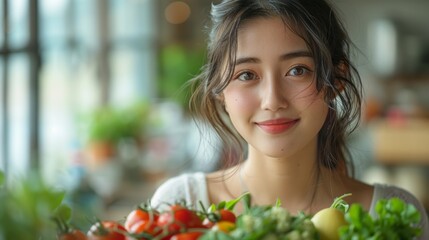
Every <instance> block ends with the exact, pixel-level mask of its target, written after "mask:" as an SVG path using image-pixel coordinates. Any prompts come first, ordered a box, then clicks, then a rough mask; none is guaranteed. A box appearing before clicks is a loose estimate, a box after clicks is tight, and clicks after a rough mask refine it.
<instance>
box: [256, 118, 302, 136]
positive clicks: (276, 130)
mask: <svg viewBox="0 0 429 240" xmlns="http://www.w3.org/2000/svg"><path fill="white" fill-rule="evenodd" d="M298 121H299V119H286V118H281V119H272V120H267V121H262V122H256V125H257V126H258V127H259V128H261V129H262V130H263V131H264V132H267V133H270V134H280V133H283V132H286V131H287V130H289V129H290V128H292V127H293V126H295V125H296V123H297V122H298Z"/></svg>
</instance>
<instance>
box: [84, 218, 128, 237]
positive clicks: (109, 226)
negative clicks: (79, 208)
mask: <svg viewBox="0 0 429 240" xmlns="http://www.w3.org/2000/svg"><path fill="white" fill-rule="evenodd" d="M126 232H127V230H126V229H125V227H124V226H122V225H121V224H119V223H117V222H114V221H98V222H96V223H94V224H93V225H92V226H91V228H90V229H89V231H88V233H87V234H86V235H87V237H88V240H126Z"/></svg>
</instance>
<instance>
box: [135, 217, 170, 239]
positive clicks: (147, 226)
mask: <svg viewBox="0 0 429 240" xmlns="http://www.w3.org/2000/svg"><path fill="white" fill-rule="evenodd" d="M128 232H129V233H131V234H133V235H142V236H143V235H144V234H149V235H151V236H152V237H153V236H156V235H158V234H160V233H161V232H162V228H160V227H158V225H157V224H156V222H154V221H150V220H147V221H146V220H141V221H138V222H136V223H134V224H133V225H132V226H131V228H130V229H129V230H128Z"/></svg>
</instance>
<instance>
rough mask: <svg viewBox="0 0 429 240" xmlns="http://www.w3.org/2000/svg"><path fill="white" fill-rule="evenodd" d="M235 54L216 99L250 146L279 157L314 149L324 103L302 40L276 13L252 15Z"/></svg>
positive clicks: (246, 23) (312, 64)
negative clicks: (230, 74)
mask: <svg viewBox="0 0 429 240" xmlns="http://www.w3.org/2000/svg"><path fill="white" fill-rule="evenodd" d="M236 57H237V58H236V65H235V69H234V74H233V77H232V79H231V82H230V83H229V85H228V86H227V87H226V88H225V89H224V91H223V95H222V98H223V101H224V104H225V109H226V111H227V112H228V114H229V117H230V119H231V121H232V124H233V125H234V127H235V128H236V129H237V131H238V132H239V133H240V134H241V136H242V137H243V138H244V139H245V140H246V141H247V143H248V144H249V145H250V147H251V148H253V149H256V150H257V151H259V152H260V153H261V154H264V155H267V156H270V157H279V158H280V157H288V156H292V154H296V153H298V152H299V151H305V149H308V147H310V148H313V149H314V147H315V146H316V144H317V134H318V132H319V130H320V129H321V127H322V125H323V123H324V121H325V119H326V116H327V113H328V106H327V104H326V103H325V102H324V93H323V91H320V92H318V91H317V89H316V79H315V73H314V71H315V66H314V65H315V64H314V60H313V58H312V56H311V53H310V51H309V49H308V47H307V45H306V44H305V42H304V40H303V39H301V38H300V37H299V36H298V35H296V34H294V33H293V32H292V31H291V30H290V29H288V28H287V27H286V26H285V24H284V23H283V21H282V20H281V19H280V18H275V17H273V18H257V19H253V20H249V21H247V22H245V23H244V24H243V25H242V26H241V28H240V30H239V33H238V48H237V54H236Z"/></svg>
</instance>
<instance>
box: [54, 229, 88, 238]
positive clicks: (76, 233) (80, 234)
mask: <svg viewBox="0 0 429 240" xmlns="http://www.w3.org/2000/svg"><path fill="white" fill-rule="evenodd" d="M58 239H59V240H86V239H87V238H86V235H85V234H84V233H83V232H82V231H80V230H77V229H74V230H71V231H70V232H66V233H61V234H60V235H59V236H58Z"/></svg>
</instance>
